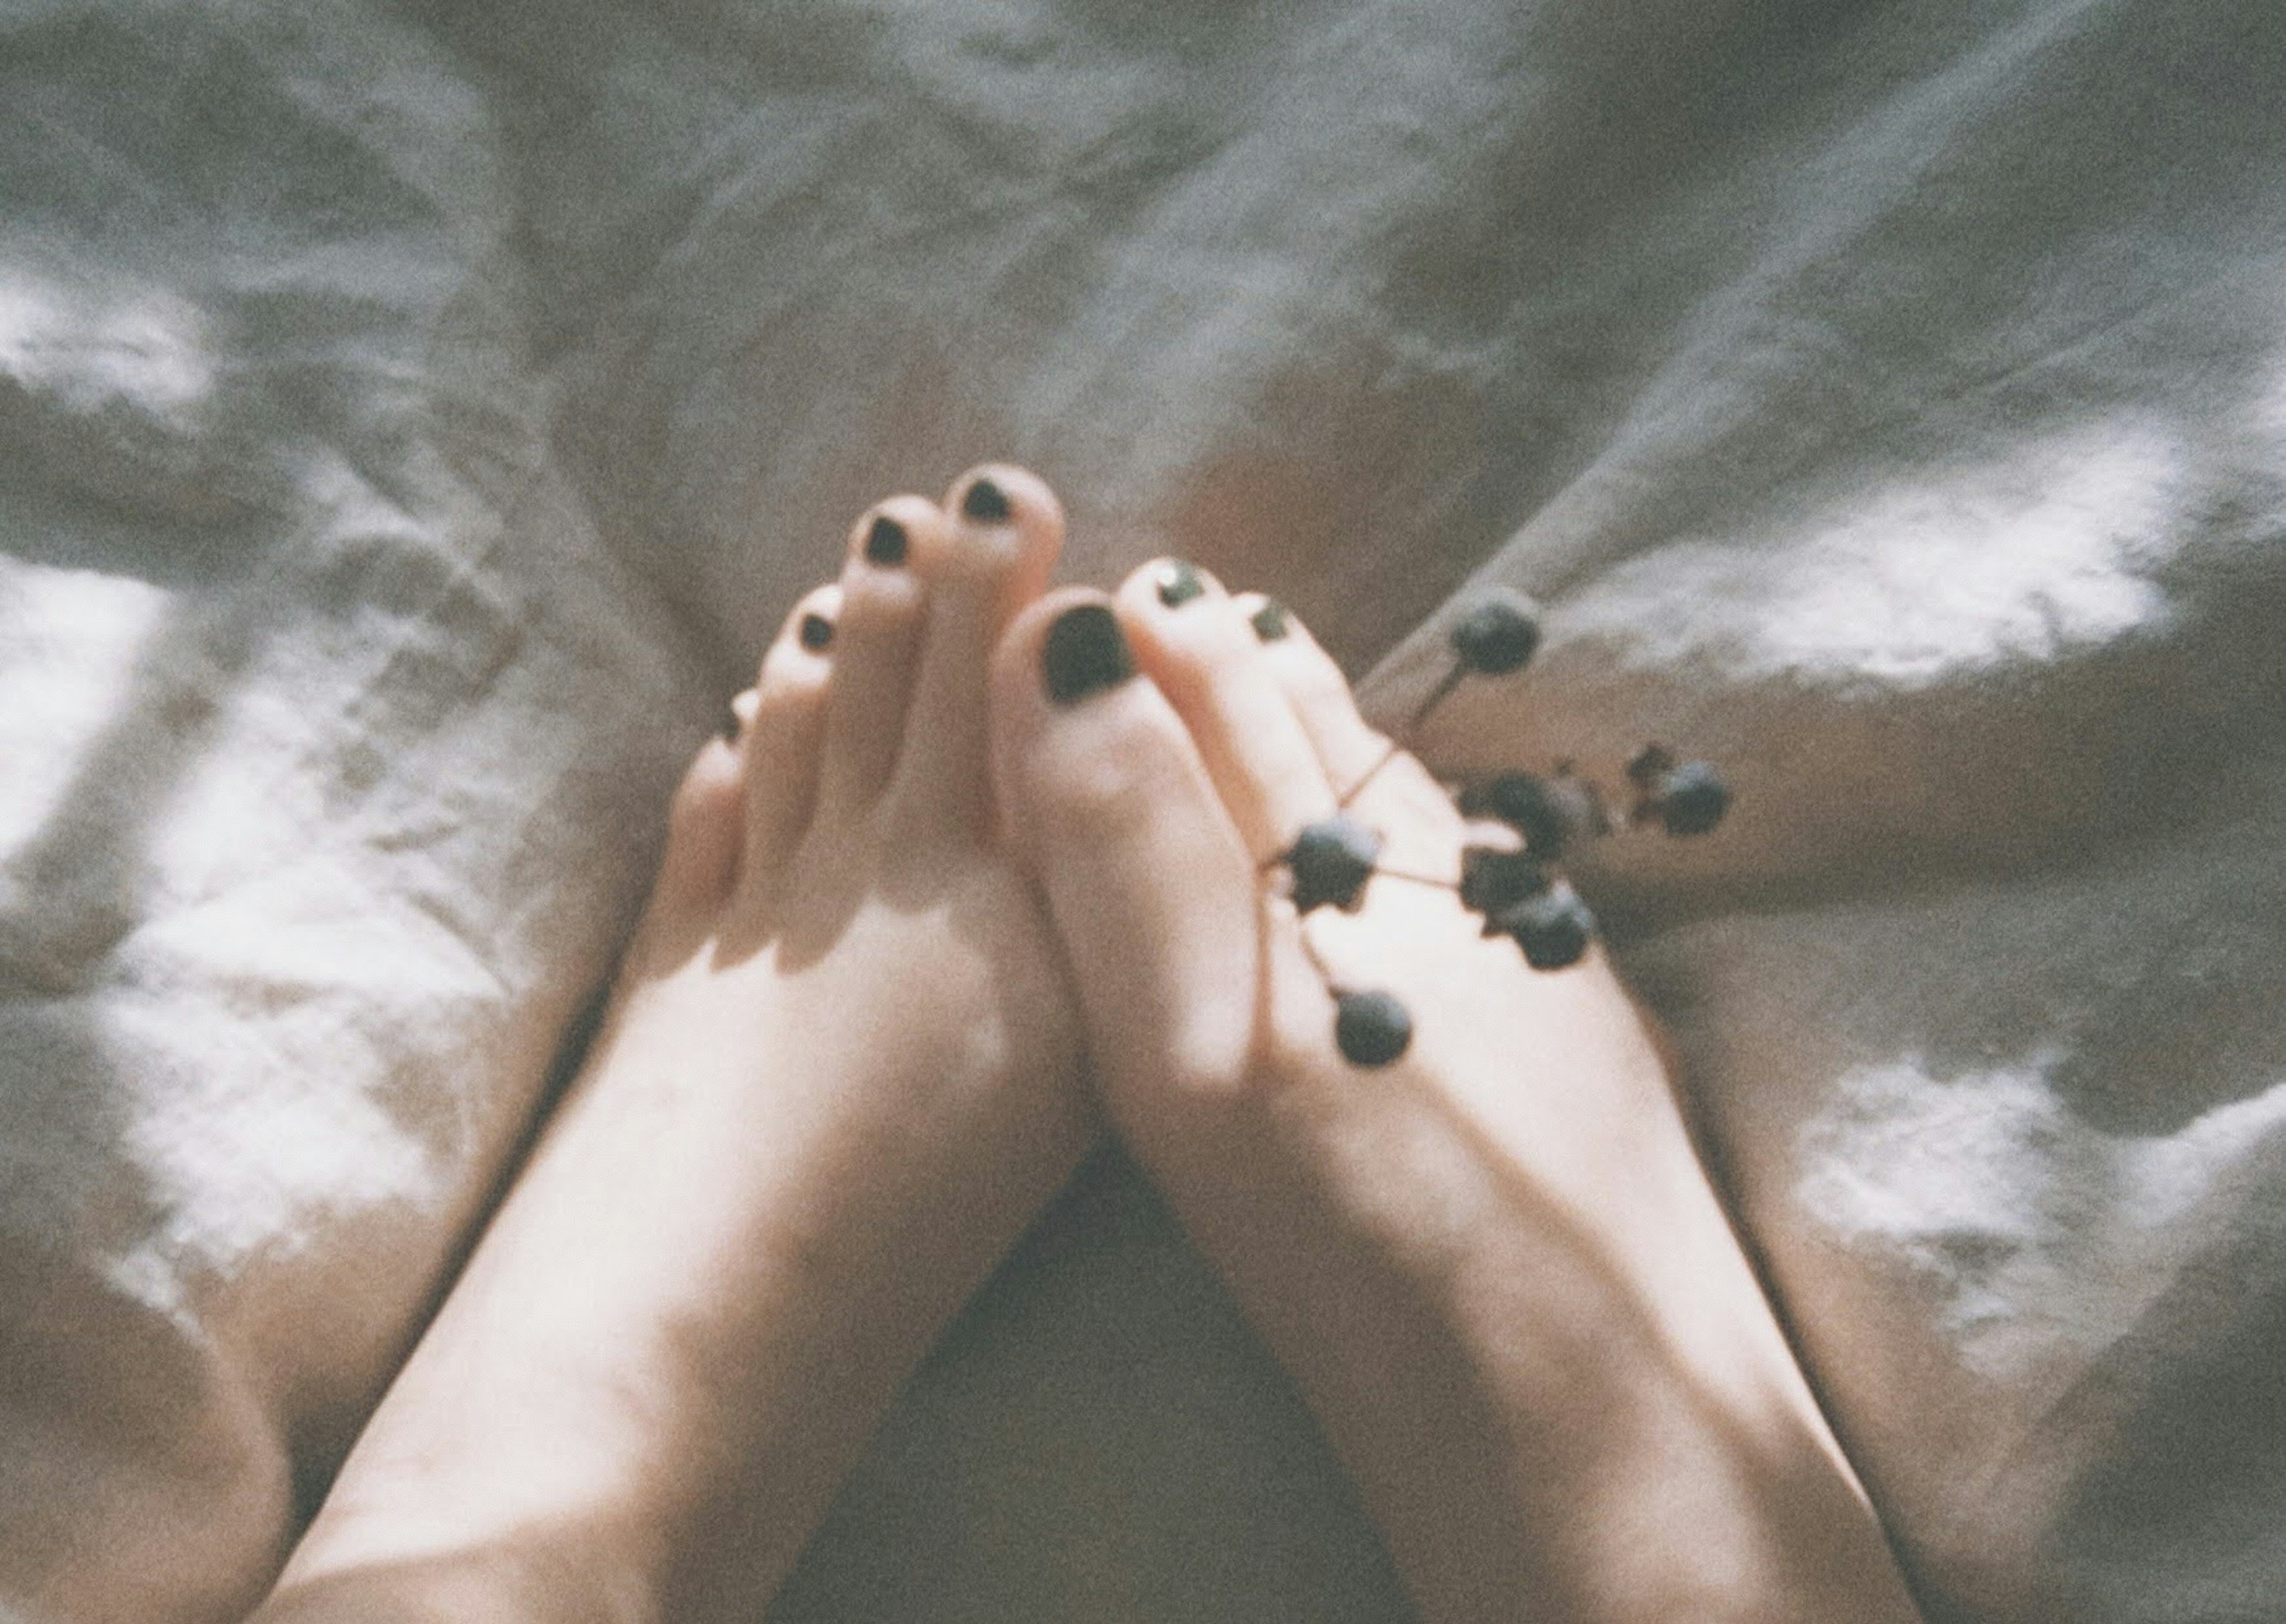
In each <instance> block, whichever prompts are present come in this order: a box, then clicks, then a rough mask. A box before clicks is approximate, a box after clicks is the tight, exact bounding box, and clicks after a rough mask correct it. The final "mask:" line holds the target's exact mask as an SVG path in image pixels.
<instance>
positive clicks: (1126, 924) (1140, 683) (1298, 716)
mask: <svg viewBox="0 0 2286 1624" xmlns="http://www.w3.org/2000/svg"><path fill="white" fill-rule="evenodd" d="M1194 588H1195V590H1194ZM1130 659H1132V661H1133V666H1131V665H1130V664H1129V661H1130ZM1136 667H1139V670H1137V669H1136ZM993 705H994V717H995V724H996V745H995V756H996V768H997V772H998V778H999V783H1000V785H1001V792H1002V795H1003V800H1004V804H1005V806H1006V807H1007V808H1009V812H1010V816H1011V818H1012V820H1013V824H1015V827H1016V831H1017V833H1016V839H1017V843H1018V845H1019V847H1021V849H1022V850H1023V851H1024V853H1025V855H1026V856H1027V858H1028V860H1029V861H1030V862H1031V863H1033V864H1034V865H1035V866H1036V869H1037V872H1038V873H1039V875H1040V877H1041V879H1042V882H1043V885H1044V889H1045V891H1046V894H1047V897H1048V901H1049V905H1050V910H1051V911H1052V913H1053V915H1054V917H1055V920H1056V924H1057V927H1058V930H1059V932H1060V935H1061V937H1062V940H1063V942H1064V943H1065V947H1066V950H1067V952H1068V957H1069V959H1070V962H1071V965H1072V968H1073V974H1074V976H1075V979H1076V983H1077V986H1078V989H1079V995H1080V1002H1081V1005H1082V1007H1083V1011H1084V1018H1085V1022H1086V1027H1087V1030H1088V1034H1089V1041H1090V1044H1091V1046H1092V1049H1093V1051H1094V1053H1095V1059H1096V1065H1097V1070H1098V1076H1099V1079H1100V1084H1101V1085H1102V1087H1103V1091H1104V1096H1105V1100H1106V1103H1107V1105H1108V1108H1109V1110H1110V1112H1111V1114H1112V1116H1114V1117H1115V1120H1116V1122H1117V1124H1118V1126H1119V1128H1120V1130H1121V1131H1122V1132H1123V1134H1124V1135H1125V1136H1126V1137H1127V1139H1129V1141H1130V1142H1131V1145H1132V1146H1133V1147H1134V1148H1135V1150H1136V1151H1137V1153H1138V1155H1139V1156H1140V1158H1141V1159H1142V1160H1143V1161H1144V1163H1146V1164H1147V1166H1148V1167H1149V1168H1150V1170H1151V1171H1152V1172H1153V1174H1154V1176H1155V1178H1156V1179H1158V1180H1159V1181H1160V1183H1161V1185H1162V1186H1163V1188H1164V1190H1165V1192H1166V1194H1167V1195H1168V1197H1169V1199H1170V1200H1171V1202H1172V1203H1173V1205H1174V1206H1175V1208H1176V1210H1177V1211H1178V1213H1179V1214H1180V1216H1181V1218H1182V1220H1183V1222H1184V1224H1185V1225H1186V1227H1187V1228H1188V1230H1189V1232H1190V1234H1192V1236H1193V1238H1194V1240H1195V1241H1196V1242H1197V1243H1198V1244H1199V1245H1200V1247H1201V1248H1202V1250H1204V1251H1205V1252H1206V1253H1207V1254H1208V1255H1209V1257H1210V1258H1211V1259H1212V1260H1213V1261H1214V1262H1215V1264H1216V1265H1217V1266H1218V1268H1219V1269H1220V1270H1221V1271H1222V1273H1224V1275H1225V1276H1226V1279H1227V1280H1228V1281H1229V1283H1230V1285H1231V1286H1232V1288H1233V1289H1234V1292H1235V1293H1236V1295H1237V1296H1238V1297H1239V1299H1240V1301H1241V1303H1242V1305H1243V1306H1244V1307H1245V1309H1246V1310H1247V1312H1248V1313H1249V1316H1250V1317H1251V1318H1252V1319H1253V1320H1254V1321H1255V1322H1256V1324H1257V1328H1259V1329H1260V1330H1261V1331H1262V1332H1263V1334H1264V1335H1265V1337H1266V1338H1267V1340H1268V1341H1269V1342H1270V1344H1271V1345H1272V1347H1273V1349H1274V1350H1275V1351H1276V1352H1277V1353H1278V1354H1279V1356H1280V1357H1281V1359H1282V1360H1284V1361H1285V1362H1286V1364H1287V1365H1288V1367H1289V1369H1290V1370H1291V1371H1292V1372H1293V1373H1294V1374H1295V1376H1297V1379H1298V1380H1299V1382H1300V1383H1301V1384H1302V1387H1303V1389H1304V1391H1305V1393H1306V1394H1307V1396H1308V1397H1309V1399H1310V1400H1311V1402H1312V1406H1313V1407H1315V1409H1316V1410H1317V1412H1318V1414H1319V1415H1320V1418H1321V1419H1322V1421H1323V1423H1324V1424H1325V1426H1326V1428H1327V1431H1328V1436H1329V1437H1330V1438H1331V1439H1332V1441H1333V1443H1334V1445H1335V1447H1336V1449H1337V1450H1338V1451H1340V1452H1341V1453H1342V1455H1343V1456H1344V1459H1345V1460H1346V1461H1347V1462H1349V1464H1350V1466H1351V1468H1352V1470H1353V1472H1354V1473H1355V1475H1356V1476H1357V1478H1358V1479H1359V1481H1360V1487H1361V1488H1362V1490H1363V1492H1364V1494H1365V1496H1366V1499H1367V1502H1368V1506H1369V1507H1370V1508H1371V1509H1372V1510H1374V1511H1375V1513H1376V1517H1377V1518H1379V1519H1380V1521H1381V1522H1382V1525H1383V1528H1384V1530H1385V1531H1386V1532H1387V1533H1388V1535H1389V1537H1390V1541H1391V1549H1392V1551H1393V1552H1394V1554H1395V1555H1396V1557H1397V1559H1398V1562H1399V1566H1400V1567H1401V1568H1402V1569H1403V1570H1404V1571H1405V1573H1406V1574H1407V1581H1408V1582H1409V1583H1410V1585H1411V1586H1412V1588H1413V1590H1414V1593H1415V1599H1416V1601H1417V1602H1418V1604H1420V1606H1421V1609H1422V1612H1423V1615H1424V1617H1426V1618H1429V1619H1431V1620H1507V1619H1517V1618H1525V1617H1530V1618H1549V1619H1564V1620H1652V1619H1658V1620H1666V1619H1691V1620H1717V1619H1737V1620H1749V1619H1751V1620H1757V1621H1758V1624H1770V1621H1772V1620H1836V1619H1844V1618H1847V1619H1850V1620H1905V1619H1911V1618H1913V1617H1915V1616H1916V1615H1915V1614H1914V1612H1913V1611H1912V1606H1911V1604H1910V1603H1909V1602H1908V1601H1907V1600H1906V1598H1905V1596H1904V1590H1903V1588H1902V1584H1901V1581H1900V1580H1899V1578H1898V1575H1897V1573H1896V1569H1895V1566H1894V1565H1893V1563H1892V1560H1891V1557H1890V1556H1889V1553H1888V1549H1887V1547H1886V1544H1885V1542H1884V1541H1883V1538H1882V1536H1881V1533H1880V1529H1879V1526H1878V1525H1877V1524H1876V1522H1875V1520H1874V1518H1873V1517H1872V1512H1871V1510H1870V1509H1869V1508H1868V1506H1867V1505H1866V1503H1865V1502H1864V1497H1863V1495H1862V1494H1861V1493H1860V1491H1859V1490H1858V1488H1857V1486H1856V1481H1855V1479H1854V1478H1853V1477H1852V1476H1851V1474H1850V1471H1849V1467H1848V1465H1847V1463H1846V1462H1844V1460H1843V1459H1842V1457H1841V1452H1840V1450H1839V1449H1838V1447H1836V1445H1835V1443H1834V1441H1833V1438H1832V1436H1831V1434H1830V1433H1829V1432H1828V1431H1827V1429H1826V1427H1825V1423H1824V1421H1823V1419H1822V1418H1821V1416H1820V1415H1819V1413H1818V1411H1817V1407H1816V1406H1815V1404H1814V1403H1813V1401H1812V1399H1811V1397H1810V1394H1809V1391H1808V1389H1807V1387H1806V1384H1804V1382H1803V1380H1802V1377H1801V1374H1800V1372H1799V1370H1798V1368H1797V1367H1796V1366H1795V1364H1794V1362H1793V1359H1792V1357H1791V1355H1790V1353H1789V1352H1788V1349H1787V1347H1786V1344H1785V1340H1784V1338H1783V1336H1781V1334H1780V1332H1779V1330H1778V1326H1777V1324H1776V1322H1775V1320H1774V1319H1773V1317H1772V1314H1771V1313H1770V1308H1769V1306H1768V1305H1767V1304H1766V1302H1765V1301H1764V1299H1763V1298H1762V1295H1761V1292H1760V1290H1759V1289H1758V1287H1757V1284H1756V1281H1755V1280H1754V1274H1753V1273H1752V1271H1751V1269H1750V1268H1749V1266H1748V1265H1747V1264H1746V1260H1745V1257H1743V1255H1742V1253H1741V1252H1740V1250H1739V1248H1738V1244H1737V1242H1736V1241H1735V1238H1734V1237H1733V1235H1732V1234H1731V1232H1730V1228H1729V1226H1728V1224H1727V1222H1726V1219H1725V1218H1724V1215H1723V1212H1722V1208H1721V1206H1720V1204H1719V1203H1718V1202H1717V1201H1716V1199H1715V1195H1714V1193H1713V1191H1712V1190H1711V1188H1710V1187H1709V1186H1708V1184H1707V1180H1706V1178H1705V1176H1704V1175H1703V1173H1702V1171H1701V1170H1700V1168H1699V1163H1698V1162H1697V1160H1696V1158H1695V1156H1694V1155H1693V1152H1692V1148H1691V1143H1690V1140H1689V1138H1688V1135H1687V1133H1686V1131H1685V1130H1684V1127H1683V1122H1682V1119H1681V1117H1680V1116H1679V1114H1678V1111H1677V1109H1676V1107H1675V1100H1674V1098H1673V1096H1672V1094H1671V1092H1670V1091H1669V1088H1668V1084H1667V1076H1666V1072H1665V1069H1664V1067H1663V1065H1662V1062H1661V1058H1660V1055H1659V1051H1658V1049H1657V1048H1656V1046H1655V1045H1654V1044H1653V1042H1652V1041H1651V1037H1650V1036H1649V1035H1648V1033H1647V1032H1646V1030H1645V1029H1644V1025H1643V1023H1642V1021H1640V1020H1639V1018H1638V1017H1637V1015H1636V1012H1635V1011H1634V1009H1633V1008H1632V1007H1631V1005H1629V1003H1628V999H1627V998H1626V997H1625V995H1624V994H1623V993H1622V992H1621V991H1620V988H1619V986H1618V985H1617V983H1616V982H1615V981H1614V980H1613V978H1612V974H1611V973H1610V970H1609V968H1608V966H1606V965H1605V964H1604V961H1603V960H1602V958H1601V957H1600V956H1593V957H1591V958H1589V959H1588V960H1587V961H1586V962H1584V963H1583V964H1581V965H1580V966H1577V967H1574V968H1573V969H1569V970H1565V971H1560V972H1554V973H1538V972H1534V971H1533V970H1531V969H1529V968H1527V967H1526V966H1525V963H1524V962H1523V959H1522V958H1521V956H1520V954H1519V953H1518V951H1517V949H1516V947H1515V946H1514V945H1513V944H1511V943H1510V942H1509V941H1507V940H1506V939H1504V938H1496V939H1493V940H1486V939H1484V938H1483V937H1482V936H1481V935H1480V934H1479V926H1480V921H1479V920H1478V918H1476V917H1474V916H1472V915H1470V914H1469V913H1468V912H1466V911H1463V909H1462V906H1461V905H1460V903H1459V901H1458V899H1457V898H1456V897H1455V896H1454V895H1451V894H1450V893H1448V892H1446V891H1440V890H1439V889H1436V888H1434V887H1431V886H1425V885H1415V884H1407V883H1403V882H1400V881H1399V880H1397V879H1391V878H1386V877H1378V878H1376V879H1373V880H1372V881H1371V882H1370V883H1369V884H1368V887H1367V888H1366V891H1365V893H1364V896H1363V899H1362V905H1361V907H1360V909H1359V911H1356V912H1355V913H1353V914H1344V913H1343V912H1342V911H1339V910H1338V909H1336V908H1333V907H1324V908H1319V909H1316V910H1314V911H1312V912H1311V913H1310V915H1309V916H1308V917H1307V918H1299V917H1298V916H1297V912H1296V910H1295V907H1294V904H1293V903H1291V902H1289V901H1286V900H1282V899H1279V898H1275V897H1273V896H1272V895H1270V892H1271V889H1272V887H1271V886H1270V883H1269V878H1268V875H1267V874H1266V873H1265V868H1266V867H1272V868H1274V866H1275V860H1276V859H1277V857H1278V855H1280V854H1281V852H1283V851H1284V850H1285V849H1287V848H1288V847H1289V846H1290V845H1291V844H1292V842H1293V840H1294V839H1295V837H1296V835H1297V832H1299V831H1300V830H1301V829H1302V828H1303V827H1304V826H1305V824H1310V823H1312V821H1314V820H1317V819H1319V818H1322V817H1324V816H1327V815H1328V814H1329V813H1331V812H1332V811H1333V810H1334V809H1335V808H1336V801H1337V799H1338V796H1337V792H1338V791H1340V790H1344V789H1347V788H1348V787H1350V786H1352V785H1353V784H1356V783H1357V782H1358V781H1359V780H1360V778H1362V777H1364V776H1365V775H1366V774H1367V772H1368V769H1370V768H1372V767H1373V766H1374V765H1375V764H1376V762H1377V761H1380V760H1381V759H1382V757H1383V754H1384V753H1385V752H1386V750H1387V742H1386V741H1385V740H1384V739H1383V738H1382V737H1380V736H1379V735H1377V734H1376V733H1374V732H1373V731H1372V730H1371V729H1368V727H1367V726H1366V724H1365V723H1364V722H1363V721H1361V720H1360V717H1359V715H1358V713H1357V711H1356V709H1355V708H1354V706H1353V705H1352V701H1351V698H1350V693H1349V689H1348V685H1347V684H1346V683H1345V682H1344V681H1343V679H1342V677H1341V674H1340V673H1339V672H1338V671H1337V670H1336V667H1335V666H1334V665H1333V664H1332V662H1331V661H1330V660H1328V658H1326V657H1325V655H1324V654H1323V653H1322V652H1321V651H1320V650H1318V649H1317V647H1316V646H1315V645H1314V644H1313V643H1312V642H1311V640H1310V639H1309V637H1308V635H1307V634H1306V633H1305V632H1304V631H1303V630H1302V629H1301V628H1300V627H1298V625H1296V624H1294V623H1292V622H1291V621H1290V620H1288V619H1284V618H1283V617H1282V616H1281V614H1280V613H1279V612H1278V611H1275V610H1274V609H1273V608H1272V607H1270V606H1267V605H1265V603H1263V601H1262V600H1260V599H1258V598H1256V599H1236V600H1234V599H1232V598H1230V597H1228V596H1226V595H1225V594H1224V593H1223V592H1222V591H1221V589H1220V588H1219V587H1216V586H1215V585H1214V584H1213V583H1212V582H1211V581H1208V580H1205V579H1203V578H1202V577H1197V576H1195V575H1192V574H1186V566H1179V565H1168V564H1162V565H1157V566H1154V567H1152V568H1149V569H1147V570H1145V571H1143V572H1139V573H1138V574H1137V575H1136V576H1135V577H1133V578H1131V579H1130V580H1129V581H1128V582H1127V583H1126V584H1125V585H1124V586H1123V587H1122V588H1121V590H1120V592H1119V595H1118V596H1117V599H1116V601H1115V603H1108V602H1107V601H1105V600H1103V599H1102V598H1101V596H1100V595H1090V594H1085V593H1077V592H1060V593H1057V594H1054V595H1052V596H1051V597H1050V598H1049V599H1048V600H1045V601H1044V602H1042V603H1037V604H1036V605H1034V606H1033V607H1032V608H1031V609H1029V610H1028V611H1026V612H1025V613H1024V614H1023V615H1022V616H1021V617H1020V618H1019V619H1018V620H1017V622H1016V623H1015V625H1014V626H1013V627H1012V628H1011V631H1010V634H1009V637H1008V639H1007V641H1006V642H1005V643H1004V644H1003V645H1002V648H1001V650H1000V654H999V657H998V658H997V662H996V667H995V671H994V674H993ZM1352 813H1353V815H1354V816H1357V817H1358V818H1359V819H1360V821H1361V822H1362V823H1364V824H1367V825H1368V826H1370V827H1372V828H1375V829H1376V830H1378V831H1379V832H1381V833H1382V834H1383V836H1384V837H1385V839H1386V841H1387V845H1386V847H1385V848H1384V851H1383V864H1384V865H1385V866H1387V867H1391V868H1397V869H1402V870H1406V871H1411V872H1413V873H1415V874H1417V875H1425V876H1431V877H1436V876H1445V877H1452V876H1454V875H1455V874H1456V873H1457V871H1458V868H1459V854H1460V848H1461V847H1462V842H1463V838H1464V832H1465V831H1464V825H1463V822H1462V818H1461V816H1460V815H1459V813H1458V812H1457V811H1456V810H1455V809H1454V807H1453V805H1452V803H1451V801H1450V800H1447V799H1446V796H1445V795H1444V793H1443V792H1441V791H1440V790H1439V787H1438V785H1437V784H1435V783H1434V782H1433V781H1432V780H1431V777H1430V776H1429V775H1428V774H1427V773H1426V772H1425V771H1424V770H1423V769H1421V767H1420V766H1419V765H1418V763H1416V762H1415V761H1413V760H1412V759H1411V758H1410V757H1399V758H1398V759H1397V760H1396V761H1392V762H1391V764H1390V765H1389V767H1388V768H1387V769H1385V770H1383V772H1381V773H1379V774H1378V775H1377V776H1376V777H1373V779H1372V782H1371V784H1370V785H1369V787H1368V789H1367V790H1366V791H1365V792H1364V793H1363V794H1362V795H1360V797H1359V798H1358V799H1357V800H1356V802H1355V804H1354V806H1353V807H1352ZM1320 966H1322V969H1321V967H1320ZM1329 977H1330V978H1331V979H1332V980H1333V981H1337V982H1338V983H1340V984H1341V985H1343V986H1344V987H1345V988H1351V989H1387V990H1389V991H1391V992H1393V993H1394V994H1396V995H1397V996H1398V997H1399V998H1400V999H1401V1000H1402V1002H1403V1003H1404V1005H1406V1006H1407V1008H1408V1009H1409V1010H1410V1012H1411V1014H1412V1018H1413V1026H1414V1036H1413V1038H1412V1041H1411V1046H1410V1048H1409V1050H1407V1052H1405V1053H1404V1054H1403V1056H1402V1058H1401V1059H1399V1060H1396V1061H1395V1062H1394V1063H1392V1064H1389V1065H1386V1066H1383V1067H1379V1068H1362V1067H1360V1066H1358V1065H1354V1064H1352V1063H1351V1062H1350V1061H1348V1060H1344V1058H1343V1056H1342V1055H1341V1053H1340V1052H1338V1051H1337V1050H1336V1041H1335V1016H1336V1005H1335V1001H1334V998H1333V997H1332V995H1331V994H1330V993H1329V991H1328V978H1329Z"/></svg>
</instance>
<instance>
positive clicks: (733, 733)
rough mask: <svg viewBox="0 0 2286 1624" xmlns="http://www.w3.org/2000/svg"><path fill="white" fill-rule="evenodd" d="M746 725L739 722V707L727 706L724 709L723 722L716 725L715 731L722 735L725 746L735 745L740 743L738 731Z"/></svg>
mask: <svg viewBox="0 0 2286 1624" xmlns="http://www.w3.org/2000/svg"><path fill="white" fill-rule="evenodd" d="M744 726H745V723H744V722H742V721H739V720H738V707H737V706H735V705H726V706H723V707H722V720H721V721H718V722H716V723H715V724H714V731H715V732H716V733H718V734H720V735H721V737H722V742H723V743H724V744H726V745H735V744H737V742H738V729H740V728H742V727H744Z"/></svg>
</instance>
